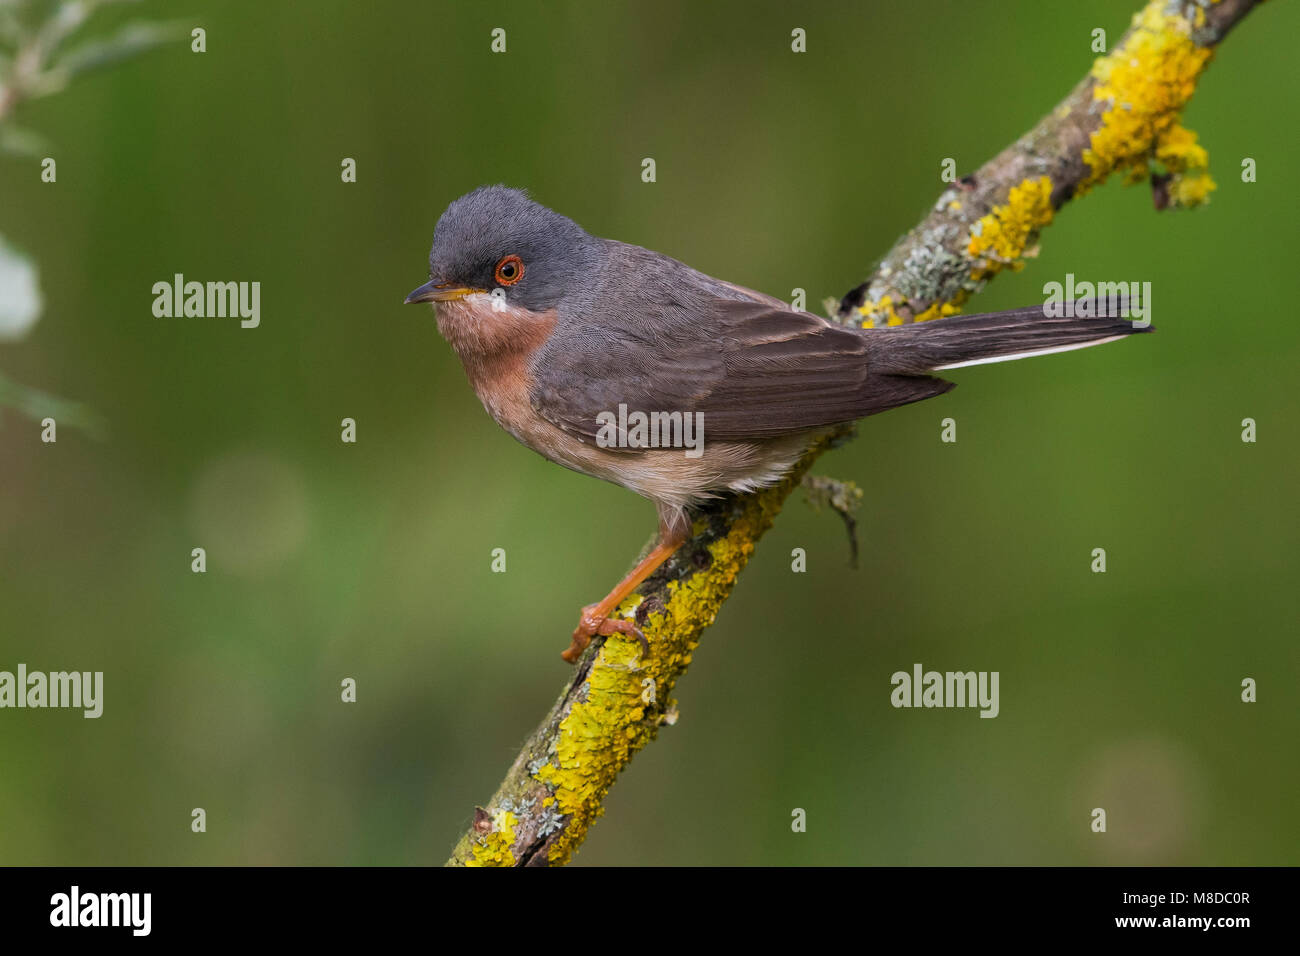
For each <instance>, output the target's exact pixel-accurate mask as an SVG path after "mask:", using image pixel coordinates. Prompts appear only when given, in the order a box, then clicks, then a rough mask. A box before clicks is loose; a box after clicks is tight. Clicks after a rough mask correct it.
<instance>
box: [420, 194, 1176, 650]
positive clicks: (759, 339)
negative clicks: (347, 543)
mask: <svg viewBox="0 0 1300 956" xmlns="http://www.w3.org/2000/svg"><path fill="white" fill-rule="evenodd" d="M405 302H406V303H407V304H416V303H432V304H433V307H434V310H435V312H436V318H437V327H438V331H439V333H440V334H441V335H442V337H443V338H444V339H446V341H447V342H448V343H449V344H450V345H451V348H452V349H453V350H454V351H455V352H456V354H457V356H458V357H459V358H460V361H461V364H462V365H463V367H464V370H465V373H466V376H467V378H468V379H469V384H470V386H471V387H472V388H473V389H474V392H475V393H476V394H477V396H478V398H479V400H480V401H481V402H482V404H483V407H484V408H485V409H486V410H487V412H488V414H489V415H490V416H491V417H492V418H493V419H494V420H495V421H496V422H497V424H498V425H500V426H501V427H502V428H503V429H505V430H506V431H507V432H508V433H509V434H510V435H512V436H514V438H516V439H517V440H518V441H520V442H521V443H523V444H524V445H526V446H527V447H529V448H531V449H532V450H533V451H535V452H538V453H539V454H541V455H542V456H543V457H545V458H547V459H549V460H550V461H552V462H555V463H557V464H560V465H563V466H564V467H566V468H569V469H572V470H573V471H577V472H581V473H582V474H586V475H590V476H593V477H596V478H601V479H604V480H606V481H610V482H613V483H615V484H618V485H621V486H623V487H624V488H627V489H629V490H631V491H633V492H635V493H637V494H639V495H641V496H643V497H645V498H647V499H649V500H650V501H651V502H652V503H653V504H654V506H655V509H656V512H657V516H658V535H657V538H656V540H655V544H654V546H653V547H652V548H651V550H650V551H649V552H648V553H647V554H646V555H645V557H644V558H643V559H642V560H641V561H640V562H639V563H638V564H637V565H636V566H635V567H634V568H633V569H632V570H631V572H629V573H628V575H627V576H626V577H624V578H623V579H622V580H621V581H620V582H619V583H618V584H617V585H615V586H614V588H613V589H612V590H611V591H610V592H609V593H608V594H607V595H606V596H605V597H604V598H603V599H601V600H600V601H597V602H596V603H594V604H589V605H587V606H585V607H583V608H582V610H581V612H580V614H579V620H578V626H577V628H576V629H575V630H574V632H573V637H572V640H571V642H570V645H569V647H568V648H567V649H565V651H564V652H563V653H562V655H561V656H562V657H563V658H564V660H566V661H568V662H569V663H575V662H577V661H578V659H579V658H580V656H581V655H582V652H583V651H584V649H585V648H586V647H587V646H588V644H589V643H590V642H591V640H592V639H593V638H594V637H596V636H597V635H601V636H609V635H612V634H622V635H625V636H633V637H636V638H637V639H638V640H640V641H641V642H642V645H643V647H648V645H646V640H645V637H644V635H643V634H642V633H641V631H640V630H639V629H638V628H637V627H636V626H635V624H634V623H633V622H631V621H627V620H623V619H622V618H619V617H615V616H614V612H615V611H616V610H617V608H618V607H619V605H620V604H621V603H622V602H623V600H624V599H625V598H627V597H628V596H629V595H630V594H632V593H633V592H634V591H635V589H636V588H637V586H638V585H640V584H641V583H642V582H643V581H644V580H645V579H646V578H647V577H649V576H650V575H651V574H653V573H654V571H655V570H656V569H657V568H659V566H660V565H662V564H663V563H664V562H665V561H666V560H668V559H669V558H670V557H671V556H672V555H673V554H674V553H675V552H676V551H677V549H678V548H679V547H680V546H681V545H682V544H683V543H684V542H685V541H686V540H687V539H688V538H689V536H690V532H691V523H692V517H691V515H692V513H693V511H694V510H695V509H697V508H699V507H700V506H701V505H703V504H705V503H707V502H708V501H709V500H710V499H714V498H717V497H719V496H722V495H726V494H730V493H744V492H752V491H756V490H758V489H761V488H765V487H768V486H770V485H772V484H774V483H776V482H779V481H780V480H781V479H782V478H784V477H785V476H786V475H787V474H789V472H790V471H791V470H792V469H793V468H794V467H795V465H796V464H797V463H798V461H799V460H800V458H802V457H803V455H804V453H805V452H807V451H808V450H809V448H810V447H811V446H812V445H813V444H814V443H815V442H817V441H818V440H819V439H820V438H822V437H823V436H825V435H826V434H827V433H828V432H829V431H830V430H832V429H834V428H837V427H839V426H842V425H844V424H845V423H849V422H853V421H856V420H857V419H860V418H864V417H866V416H868V415H874V414H876V413H878V412H883V411H888V410H889V409H892V408H898V407H900V406H903V405H908V404H911V403H913V402H919V401H922V400H924V399H928V398H933V397H935V396H938V395H942V394H943V393H945V392H947V391H948V390H949V389H951V388H952V387H953V384H954V383H952V382H950V381H947V380H945V379H943V378H940V377H938V376H936V375H934V374H933V373H935V372H937V371H942V370H946V369H955V368H961V367H963V366H966V365H979V364H985V363H989V362H999V361H1008V360H1011V359H1017V358H1023V357H1025V356H1030V355H1040V354H1048V353H1053V352H1062V351H1069V350H1071V349H1077V348H1083V347H1086V346H1090V345H1099V344H1102V343H1105V342H1110V341H1114V340H1116V339H1119V338H1123V337H1125V336H1127V335H1129V334H1131V333H1134V332H1145V331H1150V329H1151V326H1150V325H1149V324H1144V323H1138V322H1130V321H1127V320H1125V319H1122V318H1118V317H1111V318H1094V317H1091V316H1093V315H1095V314H1096V313H1095V312H1094V311H1091V310H1088V311H1084V310H1065V314H1066V315H1067V316H1072V315H1073V314H1074V312H1075V311H1078V312H1081V313H1082V314H1083V315H1087V316H1090V317H1088V318H1081V317H1055V313H1053V314H1052V315H1048V313H1047V312H1046V311H1045V309H1044V307H1043V306H1042V305H1041V304H1040V305H1037V306H1030V307H1028V308H1023V309H1013V310H1009V311H1003V312H991V313H985V314H978V315H967V316H954V317H948V318H942V319H934V320H930V321H927V322H917V323H911V324H906V325H901V326H892V327H885V328H879V329H864V328H855V327H850V326H848V325H844V324H840V323H836V322H832V321H830V320H828V319H825V318H821V317H819V316H816V315H813V314H810V313H808V312H803V311H799V310H796V309H793V308H791V306H790V305H789V304H787V303H786V302H784V301H782V300H780V299H777V298H774V297H772V296H768V295H765V294H763V293H761V292H756V291H754V290H752V289H748V288H745V287H743V286H740V285H737V284H734V283H731V282H726V281H723V280H721V279H717V278H714V277H713V276H710V275H706V274H705V273H703V272H699V271H697V270H695V269H692V268H691V267H690V266H688V265H686V264H685V263H682V262H679V261H678V260H676V259H673V258H670V257H669V256H666V255H662V254H660V253H658V252H654V251H652V250H649V249H645V248H642V247H640V246H636V245H632V244H629V243H624V242H619V241H617V240H613V239H603V238H600V237H598V236H594V235H591V234H590V233H588V232H587V231H586V230H584V229H583V228H582V227H581V226H579V225H578V224H577V223H576V222H574V221H573V220H572V219H569V218H568V217H567V216H564V215H562V214H560V213H558V212H555V211H553V210H551V209H549V208H547V207H546V206H543V205H541V204H540V203H538V202H536V201H534V200H533V199H532V198H530V197H529V195H528V194H527V192H525V191H523V190H520V189H515V188H511V187H508V186H504V185H489V186H481V187H479V188H477V189H475V190H473V191H472V192H469V193H467V194H465V195H464V196H461V197H460V198H458V199H456V200H454V201H453V202H452V203H451V204H450V205H448V207H447V208H446V210H445V211H444V212H443V213H442V215H441V216H440V217H439V219H438V221H437V224H436V225H435V227H434V234H433V245H432V248H431V249H430V252H429V281H428V282H426V283H424V284H423V285H421V286H419V287H418V288H417V289H415V290H414V291H412V292H411V293H410V294H409V295H407V296H406V298H405ZM1121 314H1122V313H1121ZM638 416H640V417H638ZM646 421H649V422H650V423H651V427H650V428H644V427H642V428H640V429H638V428H637V427H636V426H637V424H641V423H644V422H646ZM678 422H680V423H682V426H677V425H676V423H678ZM691 424H698V426H699V434H696V435H692V436H687V435H686V434H685V429H686V427H689V426H690V425H691ZM656 426H657V427H656ZM670 426H671V427H670ZM688 437H689V438H691V439H692V440H691V441H690V443H689V447H680V445H682V444H685V443H686V441H687V438H688ZM657 439H667V441H659V440H657ZM673 439H677V442H676V444H677V445H678V446H679V447H674V441H673Z"/></svg>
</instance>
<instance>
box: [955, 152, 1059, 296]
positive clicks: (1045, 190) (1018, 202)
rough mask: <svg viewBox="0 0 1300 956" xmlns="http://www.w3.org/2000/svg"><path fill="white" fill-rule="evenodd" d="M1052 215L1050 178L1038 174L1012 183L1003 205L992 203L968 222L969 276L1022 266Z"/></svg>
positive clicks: (984, 276) (980, 277) (977, 277)
mask: <svg viewBox="0 0 1300 956" xmlns="http://www.w3.org/2000/svg"><path fill="white" fill-rule="evenodd" d="M1053 215H1054V212H1053V209H1052V181H1051V179H1049V178H1048V177H1046V176H1040V177H1039V178H1038V179H1026V180H1025V181H1024V182H1022V183H1020V184H1019V185H1017V186H1012V187H1011V190H1010V192H1009V193H1008V194H1007V201H1006V204H1005V205H1002V206H994V207H993V210H992V212H990V213H988V215H985V216H981V217H980V218H979V219H978V220H977V221H976V222H975V224H974V225H973V226H971V235H970V242H969V243H968V244H967V246H966V251H967V252H968V253H969V254H970V256H971V258H973V259H974V260H975V264H974V265H973V266H972V268H971V278H972V279H975V280H977V281H981V280H984V279H989V278H992V277H993V276H995V275H996V274H997V273H999V272H1001V271H1002V270H1003V269H1006V268H1010V269H1021V268H1023V267H1024V264H1025V263H1024V260H1025V257H1026V256H1028V255H1032V250H1031V248H1030V246H1031V243H1032V242H1033V241H1034V239H1036V238H1037V236H1038V232H1039V230H1041V229H1042V228H1043V227H1044V226H1047V225H1048V224H1049V223H1051V221H1052V216H1053Z"/></svg>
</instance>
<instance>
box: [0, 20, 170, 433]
mask: <svg viewBox="0 0 1300 956" xmlns="http://www.w3.org/2000/svg"><path fill="white" fill-rule="evenodd" d="M138 2H139V0H0V153H8V154H11V155H16V156H25V157H31V158H39V157H42V156H44V155H48V154H49V152H50V151H51V148H52V147H51V145H50V144H49V142H48V141H47V140H46V139H45V138H44V137H42V136H41V135H40V134H39V133H36V132H34V131H33V130H29V129H25V128H23V127H21V126H18V125H16V124H15V123H14V121H13V117H14V112H15V110H16V109H17V107H18V105H19V104H20V103H22V102H23V101H24V100H30V99H39V98H40V97H44V96H49V95H51V94H53V93H58V92H61V91H63V90H64V89H66V88H67V86H68V84H69V83H71V82H72V81H73V80H74V79H76V78H77V77H79V76H81V75H83V74H85V73H88V72H90V71H92V70H96V69H100V68H102V67H105V66H109V65H111V64H113V63H118V62H121V61H123V60H125V59H127V58H129V57H132V56H135V55H136V54H138V53H143V52H144V51H146V50H149V49H152V48H154V47H157V46H161V45H162V44H164V43H167V42H170V41H172V40H175V39H176V38H178V37H179V36H182V35H183V32H182V31H181V30H180V29H179V27H178V25H176V24H166V23H159V22H152V21H143V20H141V21H131V22H128V23H125V24H123V25H121V26H119V27H118V28H117V30H116V32H115V33H113V34H112V35H109V36H104V37H92V38H90V39H84V40H80V42H77V41H76V40H74V39H73V38H74V37H75V36H77V34H78V32H79V31H80V30H81V28H82V27H83V26H84V25H85V23H86V21H87V20H89V19H90V18H91V17H92V16H93V15H94V14H95V12H96V11H97V10H100V9H102V8H104V7H108V6H113V5H117V4H122V3H138ZM41 307H42V297H41V294H40V287H39V281H38V279H37V268H36V263H35V262H33V261H32V259H31V258H30V257H29V256H27V255H25V254H24V253H22V252H20V251H19V250H18V249H15V248H14V247H13V246H11V245H10V244H9V243H7V242H6V241H5V239H4V236H3V235H0V341H6V340H12V339H18V338H21V337H23V336H24V335H26V334H27V332H28V331H29V330H30V329H31V327H32V326H33V325H35V324H36V321H37V320H38V319H39V318H40V314H41ZM4 406H10V407H13V408H17V409H18V410H20V411H23V412H26V413H27V414H28V415H30V416H31V417H32V418H35V419H37V420H38V421H39V420H40V419H42V418H44V417H45V416H47V415H48V416H52V417H55V418H56V419H58V420H60V421H62V422H63V423H64V424H67V425H72V426H75V427H81V428H85V429H87V430H88V431H90V432H91V433H92V434H97V435H98V434H102V432H103V425H102V423H101V421H100V420H99V418H98V416H96V415H95V413H94V412H92V411H91V410H89V409H88V408H86V407H85V406H83V405H80V404H78V403H75V402H67V401H64V400H62V399H59V398H55V397H54V396H50V395H46V394H44V393H43V392H40V391H38V390H36V389H33V388H26V387H24V386H21V385H17V384H15V383H13V382H10V381H9V380H8V379H6V378H5V377H4V376H3V375H2V374H0V408H2V407H4Z"/></svg>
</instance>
